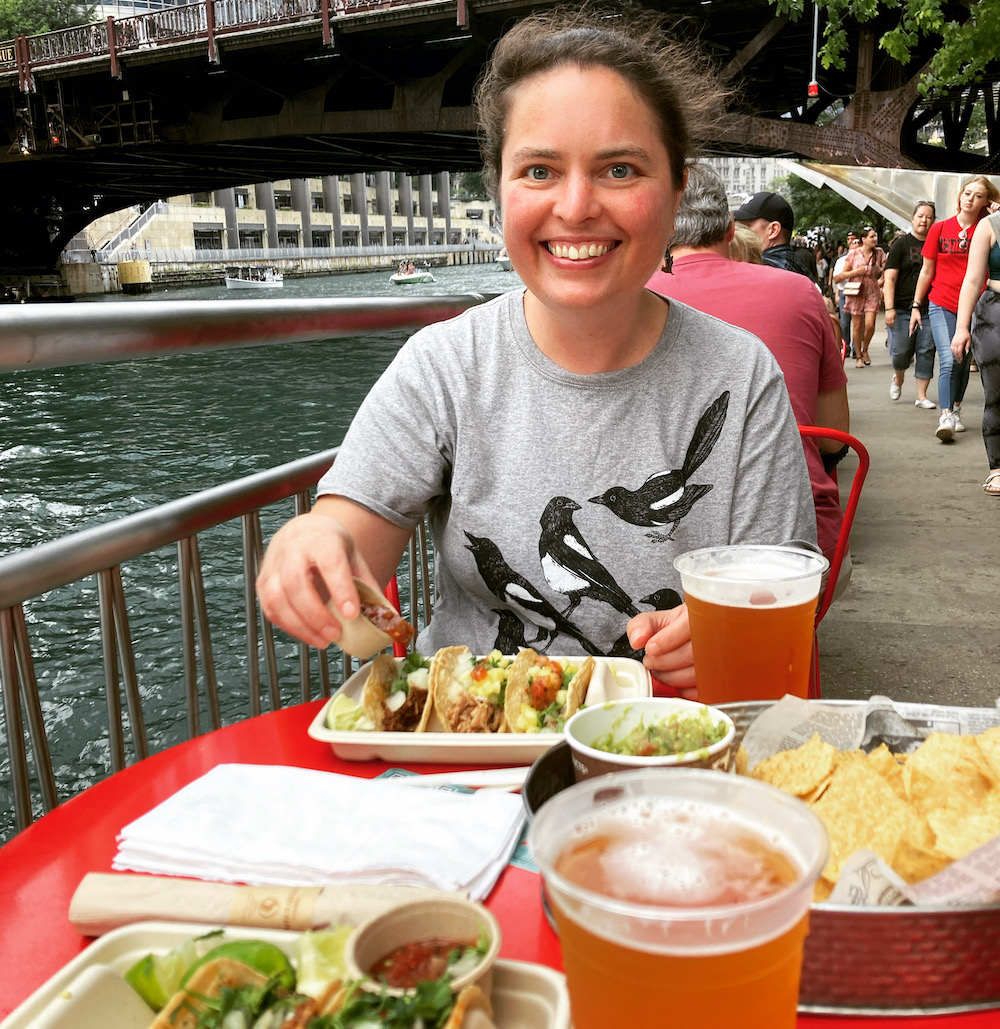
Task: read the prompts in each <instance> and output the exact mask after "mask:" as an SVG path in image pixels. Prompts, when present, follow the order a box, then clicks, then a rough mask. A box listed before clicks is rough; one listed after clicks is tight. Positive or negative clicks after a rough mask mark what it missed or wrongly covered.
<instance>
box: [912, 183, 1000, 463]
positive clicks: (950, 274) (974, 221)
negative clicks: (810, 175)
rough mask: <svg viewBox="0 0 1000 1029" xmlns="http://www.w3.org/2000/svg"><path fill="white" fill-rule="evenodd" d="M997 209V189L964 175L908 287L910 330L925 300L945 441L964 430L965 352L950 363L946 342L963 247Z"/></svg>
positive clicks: (954, 316)
mask: <svg viewBox="0 0 1000 1029" xmlns="http://www.w3.org/2000/svg"><path fill="white" fill-rule="evenodd" d="M991 211H1000V190H998V189H997V187H996V186H995V185H994V184H993V183H992V182H990V180H989V179H988V178H986V177H985V176H984V175H977V176H976V177H975V178H973V179H969V180H968V182H966V183H965V184H964V185H963V186H962V189H961V191H960V192H959V194H958V211H957V213H956V214H955V215H954V216H953V217H951V218H948V219H946V220H945V221H941V222H935V223H934V224H933V225H932V226H931V228H930V231H929V232H928V233H927V239H926V241H925V242H924V247H923V251H922V254H923V267H922V268H921V269H920V276H919V277H918V279H917V286H916V289H914V291H913V303H912V305H911V311H910V334H911V335H912V334H913V333H914V332H916V330H917V329H918V328H920V327H921V326H922V325H923V317H922V315H921V313H920V311H921V307H922V305H923V303H924V300H925V299H929V300H930V304H929V313H928V319H929V320H930V323H931V332H932V333H933V334H934V348H935V349H936V350H937V355H938V407H940V408H941V417H940V419H939V421H938V427H937V429H936V430H935V435H936V436H937V438H938V439H939V440H941V442H942V443H950V442H951V441H952V440H953V439H954V438H955V433H956V432H964V431H965V426H964V425H963V424H962V418H961V406H962V399H963V398H964V396H965V388H966V386H967V385H968V383H969V365H970V364H971V351H970V352H968V353H966V354H965V356H964V357H963V358H962V359H961V360H960V361H956V360H955V359H954V358H953V356H952V351H951V341H952V338H953V337H954V335H955V328H956V325H957V321H958V302H959V294H960V293H961V289H962V281H963V280H964V278H965V272H966V268H967V265H968V260H969V246H970V244H971V243H972V239H973V236H974V234H975V231H976V226H977V225H978V224H979V222H980V219H982V218H983V217H984V216H985V215H987V214H989V213H990V212H991Z"/></svg>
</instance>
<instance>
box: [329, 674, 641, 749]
mask: <svg viewBox="0 0 1000 1029" xmlns="http://www.w3.org/2000/svg"><path fill="white" fill-rule="evenodd" d="M572 660H574V661H579V660H580V658H579V657H578V656H575V657H573V658H572ZM594 661H595V663H596V667H595V668H594V674H593V675H592V676H591V679H590V688H589V690H588V691H587V697H586V700H585V701H584V703H586V704H602V703H604V701H606V700H618V699H619V698H622V697H649V696H652V692H653V682H652V679H651V678H650V675H649V672H648V671H647V670H646V668H645V667H644V666H643V665H642V663H641V662H639V661H634V660H633V659H632V658H627V657H597V658H595V659H594ZM370 669H371V663H370V662H369V663H368V664H366V665H363V666H362V667H361V668H359V669H358V670H357V671H356V672H355V673H354V674H353V675H352V676H351V677H350V678H349V679H348V680H347V682H345V683H344V685H343V686H341V688H340V690H339V691H338V694H339V693H343V694H345V695H346V696H348V697H350V698H351V699H352V700H357V701H360V700H361V692H362V690H363V689H364V686H365V683H366V682H367V681H368V672H369V670H370ZM331 702H332V698H331ZM328 706H329V704H324V705H323V707H322V708H321V709H320V711H319V714H317V715H316V717H315V718H314V719H313V723H312V725H310V726H309V735H310V736H311V737H312V738H313V739H314V740H322V741H323V742H324V743H329V744H330V746H331V747H332V748H333V752H334V754H336V755H337V757H339V758H343V759H344V760H345V761H371V760H374V759H378V760H382V761H400V762H407V763H416V762H434V763H436V764H467V765H529V764H531V763H532V762H533V761H534V760H535V759H536V758H538V757H540V756H541V755H542V754H544V753H545V751H546V750H548V749H549V747H551V746H552V745H553V744H554V743H558V742H559V741H560V740H561V739H562V738H563V734H562V733H561V732H558V733H557V732H506V733H464V732H444V731H442V729H443V727H442V725H441V722H440V720H439V719H438V717H437V713H436V712H435V713H433V714H432V715H431V719H430V722H429V723H428V730H429V731H427V732H421V733H417V732H373V731H369V732H365V731H364V730H352V731H344V730H335V729H328V728H327V725H326V709H327V707H328Z"/></svg>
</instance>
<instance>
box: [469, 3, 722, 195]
mask: <svg viewBox="0 0 1000 1029" xmlns="http://www.w3.org/2000/svg"><path fill="white" fill-rule="evenodd" d="M567 64H571V65H576V66H578V67H581V68H592V67H603V68H609V69H610V70H611V71H614V72H616V73H617V74H619V75H621V76H622V78H624V79H625V80H626V81H627V82H628V83H629V84H630V85H631V86H632V88H633V89H634V90H635V91H636V92H637V93H638V94H639V96H641V97H642V98H643V99H644V100H645V101H646V102H647V103H648V104H649V106H650V108H651V109H652V111H653V113H654V114H655V115H656V118H657V120H658V121H659V123H660V127H661V131H662V135H663V142H664V144H665V146H666V148H667V152H668V154H669V156H670V168H671V174H672V177H673V184H674V187H675V188H676V189H680V188H682V186H683V184H684V162H685V161H686V160H687V158H688V157H690V156H691V154H692V151H693V149H694V142H693V141H694V140H695V139H697V138H701V139H704V138H707V136H708V133H709V131H710V126H711V125H712V124H713V123H714V122H715V121H716V120H717V119H718V118H719V117H720V116H721V113H722V108H723V102H724V99H725V97H726V95H727V94H726V91H725V90H724V89H723V88H722V87H721V86H720V85H719V83H718V81H717V79H716V77H715V75H714V74H713V72H712V70H711V68H710V67H709V65H708V63H707V60H706V59H705V57H704V56H703V55H702V54H701V52H700V51H699V50H698V49H697V48H696V47H694V46H693V45H692V44H689V43H687V42H685V41H682V40H679V39H677V38H675V37H673V38H672V37H671V36H669V35H668V34H667V29H666V27H665V24H664V22H663V18H662V15H658V14H656V13H655V12H653V11H649V10H647V9H644V8H640V7H632V6H631V5H630V4H620V5H616V6H612V7H599V6H596V5H585V6H583V7H573V8H571V7H560V8H555V9H554V10H550V11H545V12H542V13H536V14H532V15H530V16H529V17H527V18H525V19H524V20H523V21H521V22H518V24H517V25H515V26H514V27H513V28H512V29H511V30H510V31H509V32H508V33H507V34H506V35H505V36H503V37H502V38H501V40H500V41H499V43H497V46H496V49H495V50H494V51H493V55H492V57H491V58H490V60H489V62H488V63H487V65H486V67H485V69H484V71H483V74H482V75H481V77H480V79H479V82H478V83H477V85H476V93H475V104H476V111H477V115H478V120H479V126H480V146H481V149H482V154H483V162H484V165H485V171H484V178H485V181H486V184H487V186H488V187H489V189H490V191H491V192H492V193H493V195H494V196H496V195H497V186H498V184H499V181H500V163H501V160H500V159H501V152H502V150H503V143H504V136H505V134H506V128H507V118H508V115H509V113H510V106H511V102H512V99H513V94H514V91H515V89H516V88H517V87H518V86H519V85H520V84H521V83H522V82H524V81H525V80H526V79H528V78H530V77H531V76H532V75H538V74H541V73H543V72H548V71H552V70H554V69H555V68H558V67H560V66H562V65H567ZM594 99H595V98H592V97H581V98H580V102H581V104H583V103H592V102H593V100H594Z"/></svg>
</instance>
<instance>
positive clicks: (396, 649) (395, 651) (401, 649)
mask: <svg viewBox="0 0 1000 1029" xmlns="http://www.w3.org/2000/svg"><path fill="white" fill-rule="evenodd" d="M385 598H386V600H388V601H389V603H390V604H392V606H393V607H394V608H395V609H396V610H397V611H398V610H399V582H398V581H397V580H396V576H395V575H394V576H393V577H392V578H391V579H390V580H389V585H388V586H386V588H385ZM414 624H416V623H414ZM392 656H393V657H406V647H405V646H404V645H403V644H402V643H398V642H396V641H395V640H393V644H392Z"/></svg>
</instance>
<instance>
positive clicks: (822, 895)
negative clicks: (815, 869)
mask: <svg viewBox="0 0 1000 1029" xmlns="http://www.w3.org/2000/svg"><path fill="white" fill-rule="evenodd" d="M831 893H833V883H832V882H830V880H829V879H824V878H823V877H822V876H820V877H819V878H818V879H817V880H816V883H815V885H814V886H813V899H812V902H813V903H814V904H822V903H823V902H824V901H825V900H829V899H830V894H831Z"/></svg>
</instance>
